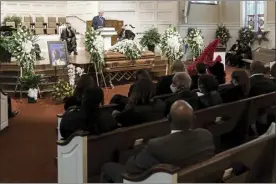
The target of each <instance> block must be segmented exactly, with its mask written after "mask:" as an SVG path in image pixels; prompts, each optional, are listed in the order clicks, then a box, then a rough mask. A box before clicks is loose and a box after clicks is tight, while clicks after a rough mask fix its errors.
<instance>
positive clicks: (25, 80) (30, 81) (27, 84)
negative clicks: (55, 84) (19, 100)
mask: <svg viewBox="0 0 276 184" xmlns="http://www.w3.org/2000/svg"><path fill="white" fill-rule="evenodd" d="M41 78H42V76H41V75H39V74H35V73H33V72H26V73H24V75H23V77H21V78H20V83H21V85H23V87H24V88H26V89H30V88H37V87H38V85H39V84H40V82H41Z"/></svg>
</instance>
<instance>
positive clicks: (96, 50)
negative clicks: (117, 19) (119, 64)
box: [85, 28, 104, 71]
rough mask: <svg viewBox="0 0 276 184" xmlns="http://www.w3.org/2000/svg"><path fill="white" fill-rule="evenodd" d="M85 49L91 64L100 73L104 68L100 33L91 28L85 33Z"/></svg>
mask: <svg viewBox="0 0 276 184" xmlns="http://www.w3.org/2000/svg"><path fill="white" fill-rule="evenodd" d="M85 47H86V50H87V51H88V52H89V53H90V55H91V62H92V63H93V64H94V67H95V69H96V70H97V71H102V68H103V66H104V42H103V38H102V36H101V35H100V32H98V31H95V30H94V29H93V28H90V29H88V30H87V31H86V32H85Z"/></svg>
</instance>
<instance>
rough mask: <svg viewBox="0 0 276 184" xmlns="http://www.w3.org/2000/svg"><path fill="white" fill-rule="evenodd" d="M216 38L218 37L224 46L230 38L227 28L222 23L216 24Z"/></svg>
mask: <svg viewBox="0 0 276 184" xmlns="http://www.w3.org/2000/svg"><path fill="white" fill-rule="evenodd" d="M216 38H218V39H219V41H220V43H221V44H222V45H224V46H226V44H227V42H228V41H229V39H230V38H231V35H230V32H229V29H227V28H226V26H225V25H223V24H221V25H218V28H217V30H216Z"/></svg>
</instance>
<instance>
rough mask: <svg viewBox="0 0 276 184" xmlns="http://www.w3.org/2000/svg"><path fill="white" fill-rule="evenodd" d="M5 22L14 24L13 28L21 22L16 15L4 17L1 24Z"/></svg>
mask: <svg viewBox="0 0 276 184" xmlns="http://www.w3.org/2000/svg"><path fill="white" fill-rule="evenodd" d="M7 22H14V23H15V27H18V26H19V25H20V24H21V22H22V18H21V17H19V16H16V15H12V16H6V17H5V18H4V20H3V24H6V23H7Z"/></svg>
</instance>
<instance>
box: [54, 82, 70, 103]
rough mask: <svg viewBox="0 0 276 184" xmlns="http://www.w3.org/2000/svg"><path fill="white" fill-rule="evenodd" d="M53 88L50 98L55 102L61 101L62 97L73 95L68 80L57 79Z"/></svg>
mask: <svg viewBox="0 0 276 184" xmlns="http://www.w3.org/2000/svg"><path fill="white" fill-rule="evenodd" d="M53 89H54V91H53V93H52V98H53V100H54V101H55V102H56V104H61V103H63V100H64V98H66V97H70V96H72V95H73V88H72V87H71V86H70V84H69V82H66V81H64V80H58V82H57V83H56V84H55V85H54V88H53Z"/></svg>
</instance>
